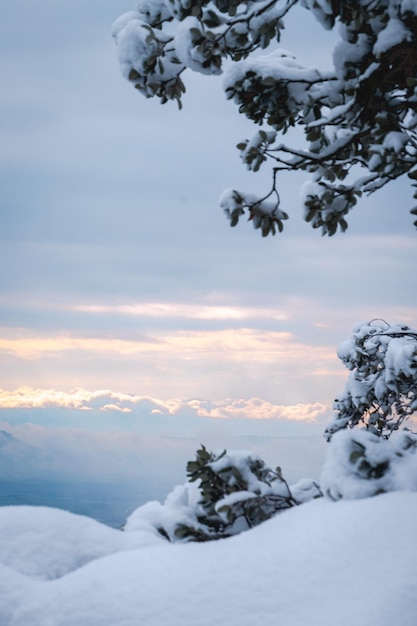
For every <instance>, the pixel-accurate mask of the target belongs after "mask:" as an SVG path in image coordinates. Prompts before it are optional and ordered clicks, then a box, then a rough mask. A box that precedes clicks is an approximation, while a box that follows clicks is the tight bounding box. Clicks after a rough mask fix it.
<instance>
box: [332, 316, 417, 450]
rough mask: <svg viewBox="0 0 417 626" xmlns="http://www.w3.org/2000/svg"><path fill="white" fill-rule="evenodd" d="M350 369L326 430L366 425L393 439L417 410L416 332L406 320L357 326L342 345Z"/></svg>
mask: <svg viewBox="0 0 417 626" xmlns="http://www.w3.org/2000/svg"><path fill="white" fill-rule="evenodd" d="M338 356H339V358H340V359H341V360H342V361H343V363H344V364H345V365H346V367H347V368H348V369H349V370H351V373H350V375H349V378H348V381H347V383H346V387H345V389H344V391H343V393H342V395H341V396H340V397H339V398H338V399H337V400H335V403H334V408H335V409H336V415H335V418H334V420H333V422H332V423H331V424H330V425H329V426H328V427H327V429H326V434H327V436H328V437H329V438H331V436H332V434H333V433H334V432H336V431H337V430H340V429H342V428H346V427H350V428H353V427H354V426H357V425H358V424H363V425H364V426H366V428H367V430H368V431H370V432H372V433H374V434H375V435H378V436H382V437H384V438H388V437H389V436H390V434H391V433H392V432H393V431H394V430H398V429H399V427H400V425H401V424H402V423H403V422H404V420H406V419H407V418H409V417H410V416H411V415H412V414H413V413H415V412H416V411H417V332H416V331H413V330H412V329H411V328H409V327H408V326H406V325H404V324H392V325H389V324H387V323H386V322H384V321H383V320H372V321H371V322H369V323H368V324H361V325H360V326H358V327H357V328H356V329H355V331H354V333H353V335H352V337H351V338H350V339H349V340H348V341H345V342H344V343H343V344H341V346H340V347H339V349H338Z"/></svg>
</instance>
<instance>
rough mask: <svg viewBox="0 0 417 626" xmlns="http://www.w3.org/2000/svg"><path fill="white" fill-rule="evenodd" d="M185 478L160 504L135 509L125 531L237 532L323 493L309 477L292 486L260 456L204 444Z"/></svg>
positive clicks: (177, 535) (176, 535)
mask: <svg viewBox="0 0 417 626" xmlns="http://www.w3.org/2000/svg"><path fill="white" fill-rule="evenodd" d="M187 475H188V482H187V483H185V485H182V486H178V487H176V488H175V489H174V490H173V491H172V493H170V494H169V495H168V497H167V499H166V501H165V503H164V504H160V503H158V502H151V503H148V504H146V505H144V506H143V507H140V508H139V509H137V510H136V511H135V512H134V513H133V514H132V515H131V516H130V518H129V519H128V520H127V524H126V526H125V530H128V531H130V530H146V529H148V530H151V531H153V532H155V531H157V532H158V533H159V534H161V535H163V536H164V537H166V538H167V539H169V540H170V541H173V542H175V541H209V540H212V539H220V538H224V537H229V536H231V535H235V534H237V533H240V532H242V531H244V530H248V529H249V528H252V527H253V526H257V525H258V524H261V523H262V522H264V521H265V520H267V519H270V518H271V517H273V516H274V515H276V514H277V513H279V512H280V511H283V510H285V509H289V508H291V507H293V506H297V505H299V504H301V503H303V502H306V501H308V500H311V499H313V498H318V497H321V495H322V494H321V491H320V489H319V487H318V485H317V484H316V483H315V482H314V481H313V480H310V479H304V480H302V481H299V482H298V483H296V484H295V485H293V486H292V487H290V486H289V485H288V484H287V482H286V481H285V479H284V478H283V477H282V474H281V469H280V468H277V469H276V470H272V469H271V468H270V467H268V466H267V465H266V464H265V463H264V461H263V460H262V459H260V458H259V456H258V455H256V454H253V453H250V452H242V451H233V452H227V451H226V450H224V451H223V452H221V453H218V454H215V453H212V452H209V451H208V450H207V449H206V448H205V447H204V446H202V447H201V448H200V449H199V450H197V453H196V458H195V460H194V461H190V462H189V463H188V465H187Z"/></svg>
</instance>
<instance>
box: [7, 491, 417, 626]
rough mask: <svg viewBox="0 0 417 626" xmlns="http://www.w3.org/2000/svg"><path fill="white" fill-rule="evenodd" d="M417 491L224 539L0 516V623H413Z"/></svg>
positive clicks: (285, 515)
mask: <svg viewBox="0 0 417 626" xmlns="http://www.w3.org/2000/svg"><path fill="white" fill-rule="evenodd" d="M416 519H417V493H415V492H399V491H397V492H392V493H388V494H383V495H379V496H375V497H373V498H364V499H359V500H340V501H338V502H332V501H330V500H327V499H325V498H321V499H319V500H313V501H310V502H308V503H306V504H303V505H301V506H299V507H295V508H293V509H290V510H287V511H284V512H282V513H280V514H279V515H277V516H276V517H275V518H274V519H272V520H269V521H268V522H265V523H264V524H262V525H260V526H257V527H256V528H254V529H252V530H250V531H247V532H245V533H242V534H240V535H237V536H235V537H232V538H229V539H223V540H220V541H211V542H208V543H186V544H170V543H168V542H167V541H165V540H164V539H162V538H161V539H158V538H157V537H156V536H155V535H154V534H153V533H150V532H149V533H146V531H139V530H138V531H135V532H129V533H126V532H123V531H118V530H114V529H110V528H107V527H105V526H103V525H101V524H100V523H98V522H95V521H93V520H91V519H88V518H85V517H82V516H77V515H73V514H70V513H66V512H63V511H57V510H53V509H47V508H40V507H39V508H37V507H27V506H22V507H2V508H1V509H0V538H1V541H0V624H2V625H4V626H6V625H7V626H138V625H142V626H143V625H146V626H161V625H162V624H167V625H169V626H213V624H217V623H221V624H224V625H225V626H252V625H253V624H262V626H277V624H283V625H285V626H306V625H307V624H308V626H335V625H336V624H337V626H352V625H353V624H354V625H355V626H376V625H378V626H392V624H398V625H400V626H414V625H415V623H416V614H417V594H416V589H417V543H416V541H415V536H416V535H415V522H416Z"/></svg>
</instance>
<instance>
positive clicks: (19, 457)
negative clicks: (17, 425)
mask: <svg viewBox="0 0 417 626" xmlns="http://www.w3.org/2000/svg"><path fill="white" fill-rule="evenodd" d="M38 462H39V458H38V453H37V451H36V449H35V448H34V447H33V446H31V445H29V444H27V443H24V442H23V441H21V440H20V439H18V438H17V437H15V436H14V435H12V434H11V433H9V432H7V430H0V475H1V478H2V479H4V478H6V479H7V478H11V477H13V478H16V477H20V476H28V475H31V474H32V472H33V470H34V469H35V467H36V466H37V464H38Z"/></svg>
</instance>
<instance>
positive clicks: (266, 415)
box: [0, 387, 328, 422]
mask: <svg viewBox="0 0 417 626" xmlns="http://www.w3.org/2000/svg"><path fill="white" fill-rule="evenodd" d="M46 407H48V408H51V407H57V408H66V409H79V410H95V411H115V412H121V413H132V412H135V411H140V410H144V411H146V412H148V413H149V414H150V415H152V414H153V415H173V416H181V415H183V414H185V413H188V414H191V415H194V416H196V417H204V418H211V419H232V420H233V419H248V420H289V421H300V422H302V421H305V422H317V421H318V420H320V419H322V418H323V416H326V415H327V414H328V407H327V406H325V405H324V404H321V403H318V402H317V403H314V404H301V403H300V404H296V405H290V406H284V405H276V404H273V403H271V402H268V401H266V400H263V399H261V398H248V399H225V400H219V401H208V400H201V399H189V400H180V399H168V400H160V399H156V398H151V397H147V396H139V395H137V396H136V395H129V394H125V393H117V392H114V391H111V390H109V389H105V390H98V391H92V392H91V391H87V390H85V389H81V388H77V389H73V390H71V391H70V392H63V391H56V390H54V389H32V388H30V387H20V388H18V389H15V390H14V391H6V390H4V389H0V409H19V408H20V409H21V408H25V409H34V408H36V409H41V408H46Z"/></svg>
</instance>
